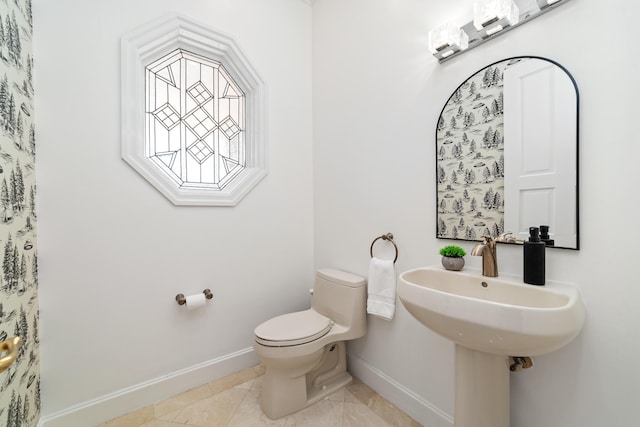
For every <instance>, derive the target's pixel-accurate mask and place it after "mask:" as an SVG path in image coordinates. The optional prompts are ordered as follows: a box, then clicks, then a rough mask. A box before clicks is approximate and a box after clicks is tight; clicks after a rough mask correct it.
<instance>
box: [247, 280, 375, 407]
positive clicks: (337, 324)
mask: <svg viewBox="0 0 640 427" xmlns="http://www.w3.org/2000/svg"><path fill="white" fill-rule="evenodd" d="M366 293H367V292H366V281H365V279H364V278H363V277H360V276H357V275H355V274H351V273H347V272H344V271H340V270H334V269H321V270H318V271H317V273H316V279H315V284H314V288H313V298H312V303H311V308H310V309H308V310H304V311H298V312H295V313H288V314H283V315H281V316H277V317H274V318H273V319H270V320H267V321H266V322H264V323H262V324H261V325H259V326H258V327H257V328H256V329H255V342H254V344H253V348H254V350H255V352H256V354H257V356H258V358H259V359H260V360H261V361H262V363H263V364H264V366H265V368H266V370H265V374H264V379H263V385H262V394H261V396H260V405H261V407H262V410H263V411H264V413H265V414H266V415H267V416H268V417H269V418H271V419H277V418H281V417H284V416H285V415H289V414H291V413H294V412H296V411H299V410H300V409H303V408H305V407H307V406H309V405H311V404H313V403H315V402H317V401H318V400H320V399H322V398H324V397H326V396H328V395H329V394H331V393H333V392H334V391H336V390H338V389H340V388H341V387H343V386H345V385H347V384H349V383H350V382H351V381H352V377H351V375H350V374H349V372H347V358H346V346H345V341H347V340H351V339H356V338H360V337H362V336H364V334H365V333H366V330H367V326H366V318H367V317H366V316H367V315H366Z"/></svg>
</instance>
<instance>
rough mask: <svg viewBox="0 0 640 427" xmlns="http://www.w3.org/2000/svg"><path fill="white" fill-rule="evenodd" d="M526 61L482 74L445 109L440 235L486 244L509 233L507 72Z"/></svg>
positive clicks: (440, 135)
mask: <svg viewBox="0 0 640 427" xmlns="http://www.w3.org/2000/svg"><path fill="white" fill-rule="evenodd" d="M522 60H523V59H520V58H516V59H513V60H511V59H509V60H505V61H502V62H498V63H496V64H493V65H491V66H488V67H486V68H484V69H482V70H480V71H478V72H477V73H476V74H474V75H473V76H471V77H469V78H468V79H467V80H466V81H465V82H464V83H463V84H462V85H460V87H458V89H456V91H455V92H454V93H453V95H451V98H449V100H448V101H447V103H446V104H445V106H444V108H443V110H442V114H441V115H440V118H439V120H438V127H437V131H436V151H437V152H436V155H437V190H438V206H437V213H438V229H437V236H438V237H441V238H447V239H459V240H482V236H484V235H490V236H493V237H497V236H498V235H499V234H500V233H502V232H503V231H504V116H503V100H502V99H503V86H504V82H503V74H504V70H505V68H506V67H508V66H509V65H512V64H514V63H517V62H519V61H522Z"/></svg>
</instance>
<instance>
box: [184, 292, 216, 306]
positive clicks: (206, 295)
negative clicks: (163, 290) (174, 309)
mask: <svg viewBox="0 0 640 427" xmlns="http://www.w3.org/2000/svg"><path fill="white" fill-rule="evenodd" d="M202 293H203V294H204V296H205V298H206V299H213V294H212V293H211V290H210V289H205V290H204V291H202ZM176 301H177V302H178V305H185V304H186V303H187V298H186V297H185V296H184V294H178V295H176Z"/></svg>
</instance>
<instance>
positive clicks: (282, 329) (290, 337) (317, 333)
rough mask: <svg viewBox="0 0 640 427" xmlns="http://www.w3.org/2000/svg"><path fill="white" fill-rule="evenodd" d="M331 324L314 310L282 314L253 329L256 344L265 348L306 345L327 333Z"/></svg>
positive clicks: (329, 320) (331, 322)
mask: <svg viewBox="0 0 640 427" xmlns="http://www.w3.org/2000/svg"><path fill="white" fill-rule="evenodd" d="M333 323H334V322H333V321H332V320H331V319H329V318H327V317H325V316H323V315H321V314H319V313H318V312H316V311H314V310H306V311H298V312H296V313H288V314H283V315H281V316H277V317H274V318H273V319H270V320H267V321H266V322H264V323H262V324H261V325H259V326H258V327H257V328H256V329H255V335H256V342H257V343H259V344H261V345H264V346H267V347H289V346H294V345H300V344H306V343H308V342H311V341H314V340H317V339H318V338H321V337H323V336H325V335H326V334H327V333H329V331H330V330H331V327H332V326H333Z"/></svg>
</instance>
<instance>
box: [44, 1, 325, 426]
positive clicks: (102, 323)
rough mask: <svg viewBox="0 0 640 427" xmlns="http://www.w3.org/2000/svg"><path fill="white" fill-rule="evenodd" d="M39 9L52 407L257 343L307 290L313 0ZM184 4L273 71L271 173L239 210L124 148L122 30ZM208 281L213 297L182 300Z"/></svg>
mask: <svg viewBox="0 0 640 427" xmlns="http://www.w3.org/2000/svg"><path fill="white" fill-rule="evenodd" d="M33 10H34V20H35V24H34V27H35V58H36V65H35V84H36V87H37V93H38V99H37V107H36V109H37V110H38V111H39V116H38V122H37V134H38V157H37V162H38V176H37V179H38V190H39V195H38V196H39V197H38V216H39V219H40V221H41V222H40V224H41V228H40V230H39V239H40V250H39V254H40V257H39V259H40V263H41V264H40V295H41V300H42V303H41V315H42V318H41V328H42V333H41V341H42V359H43V363H42V377H43V379H42V396H43V397H42V400H43V415H45V416H46V415H51V414H55V413H58V412H60V411H62V412H64V411H66V410H69V408H71V409H73V407H75V405H82V404H83V402H86V401H89V400H91V399H98V400H99V399H101V397H103V396H105V395H108V394H109V393H114V392H118V391H120V390H123V389H125V388H127V387H130V386H135V385H136V384H139V383H143V382H148V381H152V380H154V379H156V378H162V377H163V376H167V375H171V374H172V373H175V372H176V371H179V370H183V369H189V368H190V367H194V366H198V365H199V364H202V363H207V362H209V361H211V360H216V359H218V358H221V357H222V358H224V357H225V356H227V355H231V354H234V353H236V352H239V351H242V350H245V349H249V348H251V345H252V342H253V329H254V328H255V326H257V325H258V324H259V323H260V322H262V321H264V320H266V319H267V318H270V317H272V316H273V315H276V314H280V313H284V312H288V311H292V310H296V309H301V308H302V307H304V306H306V305H307V304H308V301H309V294H308V292H307V289H308V288H309V287H310V284H311V280H312V277H313V258H312V257H313V228H312V214H313V211H312V200H313V199H312V145H311V139H312V128H311V7H310V6H309V5H308V4H305V3H303V2H300V1H293V0H269V1H268V2H266V1H264V0H234V1H229V0H207V1H202V0H137V1H130V0H109V1H99V0H91V1H86V0H53V1H52V0H35V1H34V7H33ZM175 11H179V12H180V13H181V14H183V15H185V16H188V17H191V18H192V19H195V20H197V21H200V22H204V23H206V24H208V25H210V26H211V27H212V28H215V29H217V30H219V31H221V32H224V33H227V34H230V35H232V36H233V37H234V38H235V39H236V41H237V43H238V44H239V45H240V47H241V48H242V49H243V51H244V53H245V54H246V55H247V57H248V58H249V59H250V61H251V62H252V63H253V65H254V66H255V68H256V69H257V71H258V73H259V74H260V75H261V77H262V78H263V80H264V81H265V82H266V84H267V89H268V106H267V110H268V132H269V135H268V141H269V142H268V144H269V154H270V155H269V174H268V176H267V177H266V178H265V179H264V180H263V181H262V182H260V183H259V184H258V185H257V186H256V187H255V188H254V190H253V191H252V192H251V193H249V195H247V196H246V197H245V198H244V199H243V200H242V201H241V202H240V204H239V205H238V206H236V207H234V208H208V207H199V208H193V207H181V208H177V207H174V206H173V205H172V204H171V203H170V202H169V201H167V200H166V199H165V198H164V197H163V196H162V195H161V194H160V193H158V192H157V191H156V190H155V189H154V188H153V187H152V186H151V185H150V184H148V183H147V182H146V181H144V180H143V179H142V178H141V177H140V176H139V175H138V174H137V173H136V172H135V171H134V170H133V169H132V168H130V167H129V166H128V165H127V164H126V163H125V162H124V161H123V160H122V159H121V158H120V129H119V118H120V86H119V84H120V45H119V43H120V37H121V35H122V34H124V33H126V32H128V31H130V30H132V29H134V28H136V27H137V26H140V25H142V24H145V23H147V22H149V21H151V20H154V19H156V18H158V17H160V16H164V15H165V14H167V13H170V12H175ZM205 287H208V288H211V290H212V291H213V293H214V295H215V298H214V300H213V301H212V302H209V303H208V304H207V307H206V308H203V309H201V310H199V311H197V312H187V311H186V310H185V309H184V308H183V307H179V306H178V305H177V304H176V302H175V300H174V297H175V295H176V294H178V293H184V294H193V293H197V292H201V291H202V289H204V288H205ZM283 296H285V297H286V298H283ZM211 379H213V378H200V380H201V382H200V383H204V382H206V381H208V380H211ZM174 391H176V392H177V391H180V390H174ZM113 415H114V416H115V415H118V414H117V413H116V414H113ZM65 425H72V424H70V423H67V424H65ZM82 425H87V424H82Z"/></svg>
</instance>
